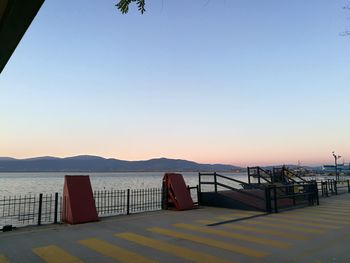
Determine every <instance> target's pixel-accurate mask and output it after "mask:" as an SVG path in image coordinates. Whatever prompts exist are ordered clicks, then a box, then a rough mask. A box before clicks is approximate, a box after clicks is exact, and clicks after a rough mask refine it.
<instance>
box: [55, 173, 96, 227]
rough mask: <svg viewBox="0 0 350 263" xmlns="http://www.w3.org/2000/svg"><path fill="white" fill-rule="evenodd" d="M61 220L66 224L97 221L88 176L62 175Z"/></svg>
mask: <svg viewBox="0 0 350 263" xmlns="http://www.w3.org/2000/svg"><path fill="white" fill-rule="evenodd" d="M62 221H63V222H65V223H68V224H80V223H87V222H94V221H98V216H97V211H96V205H95V201H94V197H93V193H92V188H91V183H90V178H89V176H84V175H79V176H70V175H66V176H65V177H64V188H63V207H62Z"/></svg>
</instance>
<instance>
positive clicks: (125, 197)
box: [0, 186, 198, 230]
mask: <svg viewBox="0 0 350 263" xmlns="http://www.w3.org/2000/svg"><path fill="white" fill-rule="evenodd" d="M188 190H189V191H190V193H191V197H192V199H193V201H194V203H195V204H198V186H195V187H188ZM93 195H94V200H95V205H96V210H97V214H98V216H99V217H105V216H113V215H122V214H124V215H128V214H133V213H141V212H148V211H156V210H161V209H162V189H161V188H148V189H126V190H96V191H94V192H93ZM60 222H62V195H61V194H58V193H55V194H37V195H34V194H30V195H24V196H9V197H1V198H0V230H1V229H2V228H3V227H4V226H6V225H12V226H14V227H22V226H28V225H42V224H52V223H60Z"/></svg>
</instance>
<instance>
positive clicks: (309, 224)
mask: <svg viewBox="0 0 350 263" xmlns="http://www.w3.org/2000/svg"><path fill="white" fill-rule="evenodd" d="M260 220H264V221H265V220H266V221H272V222H276V221H277V222H286V223H289V224H298V225H304V226H309V227H316V228H322V229H340V228H341V227H339V226H333V225H326V224H317V223H310V222H305V221H303V220H296V219H285V218H278V217H264V218H260Z"/></svg>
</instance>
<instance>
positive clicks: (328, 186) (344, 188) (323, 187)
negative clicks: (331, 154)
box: [317, 179, 350, 197]
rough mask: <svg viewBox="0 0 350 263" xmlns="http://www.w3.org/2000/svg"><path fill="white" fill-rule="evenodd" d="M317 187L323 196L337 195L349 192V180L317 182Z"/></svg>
mask: <svg viewBox="0 0 350 263" xmlns="http://www.w3.org/2000/svg"><path fill="white" fill-rule="evenodd" d="M317 184H318V189H319V191H320V192H321V195H322V196H323V197H328V196H331V195H338V194H343V193H350V180H339V181H336V180H333V179H328V180H326V181H320V182H317Z"/></svg>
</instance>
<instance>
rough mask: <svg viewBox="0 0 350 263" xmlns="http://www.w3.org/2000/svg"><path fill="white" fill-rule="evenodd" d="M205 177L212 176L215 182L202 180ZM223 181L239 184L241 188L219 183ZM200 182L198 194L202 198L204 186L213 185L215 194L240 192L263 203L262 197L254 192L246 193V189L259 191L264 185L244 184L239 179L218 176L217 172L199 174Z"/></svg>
mask: <svg viewBox="0 0 350 263" xmlns="http://www.w3.org/2000/svg"><path fill="white" fill-rule="evenodd" d="M203 176H206V177H208V176H210V177H212V178H213V180H212V181H203V179H202V177H203ZM221 179H224V180H226V181H228V182H233V183H235V185H237V184H238V185H240V186H241V188H238V187H237V186H235V185H234V184H233V185H232V184H231V185H229V184H228V183H227V182H226V183H223V182H219V181H220V180H221ZM198 181H199V185H198V192H199V194H198V196H199V197H200V196H201V193H202V189H203V185H213V186H214V192H215V193H217V192H218V191H219V190H231V191H234V192H239V193H241V194H243V195H245V196H247V197H250V198H253V199H254V200H257V201H258V202H260V201H261V196H260V195H257V194H254V193H252V192H248V191H246V189H253V188H254V189H259V190H263V189H264V186H262V185H251V184H249V183H246V182H243V181H240V180H237V179H234V178H231V177H228V176H225V175H221V174H218V173H216V172H214V173H199V174H198ZM219 187H220V188H221V189H219ZM242 187H244V188H246V189H243V188H242Z"/></svg>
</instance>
